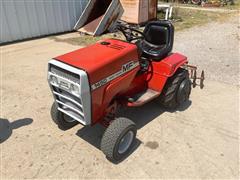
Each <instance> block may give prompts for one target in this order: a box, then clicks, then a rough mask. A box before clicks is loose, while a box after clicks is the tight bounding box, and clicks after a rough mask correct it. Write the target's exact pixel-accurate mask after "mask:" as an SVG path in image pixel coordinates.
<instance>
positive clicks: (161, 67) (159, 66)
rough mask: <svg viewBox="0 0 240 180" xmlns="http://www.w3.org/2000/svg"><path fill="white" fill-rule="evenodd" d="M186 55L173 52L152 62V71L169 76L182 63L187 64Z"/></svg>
mask: <svg viewBox="0 0 240 180" xmlns="http://www.w3.org/2000/svg"><path fill="white" fill-rule="evenodd" d="M187 63H188V60H187V57H186V56H184V55H182V54H180V53H173V54H171V55H170V56H168V57H166V58H164V59H163V60H162V61H160V62H153V70H154V73H157V74H159V75H162V76H165V77H171V76H173V75H174V74H175V72H176V71H177V70H178V69H179V68H180V67H181V66H182V65H184V64H187Z"/></svg>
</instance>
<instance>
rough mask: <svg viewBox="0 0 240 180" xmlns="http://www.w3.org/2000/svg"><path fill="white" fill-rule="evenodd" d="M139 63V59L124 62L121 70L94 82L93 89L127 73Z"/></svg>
mask: <svg viewBox="0 0 240 180" xmlns="http://www.w3.org/2000/svg"><path fill="white" fill-rule="evenodd" d="M138 65H139V62H138V61H130V62H128V63H127V64H124V65H123V66H122V69H121V70H120V71H118V72H116V73H114V74H112V75H110V76H108V77H106V78H104V79H102V80H100V81H98V82H97V83H95V84H93V85H92V86H91V88H92V90H95V89H97V88H99V87H101V86H103V85H105V84H107V83H108V82H110V81H112V80H114V79H116V78H117V77H119V76H121V75H123V74H125V73H127V72H129V71H131V70H132V69H134V68H135V67H137V66H138Z"/></svg>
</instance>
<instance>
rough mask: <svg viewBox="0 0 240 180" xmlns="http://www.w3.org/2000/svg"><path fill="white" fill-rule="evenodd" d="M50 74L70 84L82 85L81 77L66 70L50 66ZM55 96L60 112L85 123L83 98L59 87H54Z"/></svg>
mask: <svg viewBox="0 0 240 180" xmlns="http://www.w3.org/2000/svg"><path fill="white" fill-rule="evenodd" d="M49 70H50V72H51V73H52V74H56V75H57V76H60V77H61V78H62V79H64V80H65V81H68V82H75V83H78V84H80V76H79V75H77V74H74V73H72V72H69V71H67V70H65V69H62V68H59V67H57V66H54V65H50V69H49ZM52 91H53V95H54V96H55V99H56V102H57V104H58V110H59V111H61V112H63V113H64V114H66V115H68V116H70V117H71V118H73V119H76V120H78V121H80V122H83V121H84V111H83V105H82V98H81V96H76V95H74V94H72V93H70V92H68V91H66V90H64V89H62V88H60V87H58V86H54V85H52Z"/></svg>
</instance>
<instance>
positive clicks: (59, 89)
mask: <svg viewBox="0 0 240 180" xmlns="http://www.w3.org/2000/svg"><path fill="white" fill-rule="evenodd" d="M48 67H49V68H48V82H49V85H50V87H51V91H52V93H53V96H54V99H55V102H56V103H57V105H58V110H59V111H61V112H62V113H64V114H66V115H68V116H69V117H71V118H73V119H74V120H76V121H79V122H80V123H81V124H83V125H90V124H91V122H92V121H91V116H92V115H91V91H90V86H89V80H88V75H87V73H86V72H85V71H83V70H81V69H78V68H75V67H73V66H70V65H68V64H65V63H62V62H60V61H57V60H55V59H52V60H50V61H49V64H48ZM77 88H78V89H77Z"/></svg>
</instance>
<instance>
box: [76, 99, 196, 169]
mask: <svg viewBox="0 0 240 180" xmlns="http://www.w3.org/2000/svg"><path fill="white" fill-rule="evenodd" d="M191 104H192V102H191V101H187V102H186V103H184V104H183V105H181V106H180V107H179V108H178V109H177V110H175V111H167V110H166V109H164V108H162V107H160V106H159V105H158V104H157V103H156V102H154V101H152V102H150V103H147V104H145V105H143V106H141V107H135V108H128V109H123V110H122V111H121V112H120V113H119V115H118V116H119V117H127V118H129V119H131V120H132V121H134V122H135V123H136V126H137V128H138V129H141V128H143V127H144V126H145V125H146V124H148V123H150V122H151V121H152V120H154V119H155V118H157V117H158V116H160V115H161V114H163V113H164V112H170V113H174V112H176V111H184V110H186V109H187V108H188V107H190V106H191ZM104 131H105V127H103V126H102V125H99V124H96V125H95V126H93V127H91V126H85V127H83V128H81V129H79V130H78V131H77V133H76V135H77V136H79V137H80V138H82V139H83V140H85V141H87V142H88V143H90V144H91V145H92V146H94V147H96V148H97V149H100V143H101V139H102V135H103V133H104ZM141 143H142V142H141V140H139V139H137V140H136V142H135V144H134V145H133V148H132V150H131V152H130V153H129V154H128V155H127V156H129V155H130V154H132V153H133V152H134V151H135V150H136V149H137V148H138V147H139V146H140V144H141ZM127 156H126V157H127ZM124 159H126V158H124ZM124 159H123V160H124ZM118 163H119V162H118ZM116 164H117V163H116Z"/></svg>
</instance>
